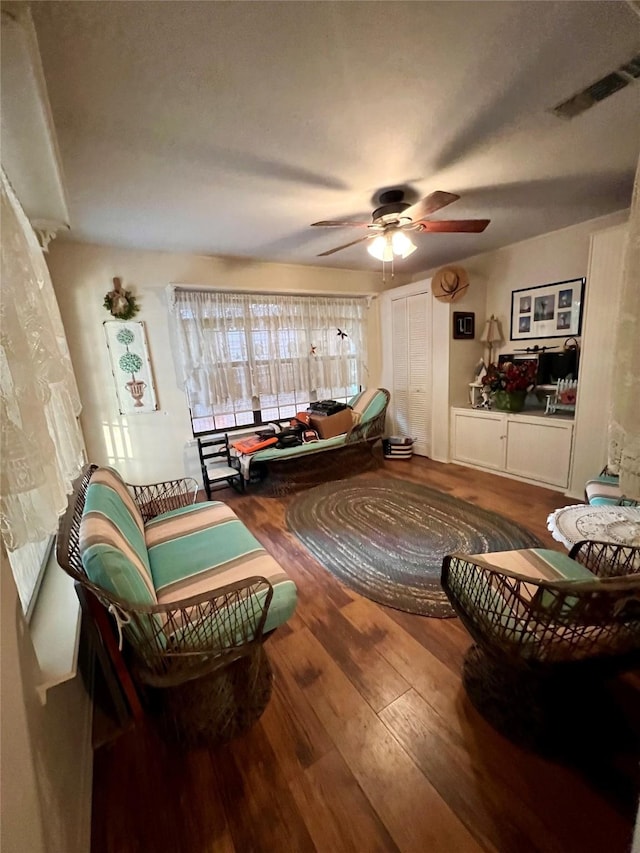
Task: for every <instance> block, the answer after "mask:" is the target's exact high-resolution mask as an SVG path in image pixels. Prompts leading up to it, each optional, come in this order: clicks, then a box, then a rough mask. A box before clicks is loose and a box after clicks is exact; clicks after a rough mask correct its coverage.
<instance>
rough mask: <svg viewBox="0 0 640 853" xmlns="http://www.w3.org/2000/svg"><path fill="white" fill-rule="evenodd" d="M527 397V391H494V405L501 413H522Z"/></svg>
mask: <svg viewBox="0 0 640 853" xmlns="http://www.w3.org/2000/svg"><path fill="white" fill-rule="evenodd" d="M526 396H527V392H526V391H494V394H493V404H494V406H495V408H496V409H499V410H500V411H501V412H521V411H522V410H523V409H524V401H525V399H526Z"/></svg>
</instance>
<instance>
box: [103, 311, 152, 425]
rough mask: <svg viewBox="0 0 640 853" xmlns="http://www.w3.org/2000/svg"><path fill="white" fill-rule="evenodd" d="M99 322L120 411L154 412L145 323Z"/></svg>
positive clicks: (123, 413)
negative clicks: (103, 335) (102, 327)
mask: <svg viewBox="0 0 640 853" xmlns="http://www.w3.org/2000/svg"><path fill="white" fill-rule="evenodd" d="M102 325H103V326H104V333H105V336H106V340H107V349H108V351H109V363H110V365H111V372H112V374H113V379H114V382H115V386H116V396H117V398H118V407H119V409H120V414H121V415H135V414H143V413H145V412H155V411H157V409H158V403H157V400H156V389H155V386H154V383H153V374H152V372H151V362H150V360H149V350H148V348H147V336H146V333H145V328H144V323H141V322H137V323H136V322H125V321H118V320H105V322H104V323H103V324H102Z"/></svg>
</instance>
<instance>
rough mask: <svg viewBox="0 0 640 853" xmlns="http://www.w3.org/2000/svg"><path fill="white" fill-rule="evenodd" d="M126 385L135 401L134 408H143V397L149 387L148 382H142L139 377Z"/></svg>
mask: <svg viewBox="0 0 640 853" xmlns="http://www.w3.org/2000/svg"><path fill="white" fill-rule="evenodd" d="M125 386H126V388H127V391H128V392H129V393H130V394H131V396H132V397H133V399H134V401H135V402H134V404H133V405H134V408H136V409H139V408H141V407H142V406H143V405H144V404H143V402H142V398H143V397H144V389H145V388H146V387H147V383H146V382H142V381H141V380H139V379H132V380H131V381H129V382H126V383H125Z"/></svg>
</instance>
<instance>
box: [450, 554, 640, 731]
mask: <svg viewBox="0 0 640 853" xmlns="http://www.w3.org/2000/svg"><path fill="white" fill-rule="evenodd" d="M442 586H443V588H444V590H445V592H446V594H447V596H448V598H449V600H450V602H451V604H452V605H453V607H454V609H455V611H456V613H457V614H458V616H459V617H460V619H461V621H462V623H463V624H464V626H465V627H466V628H467V630H468V631H469V633H470V634H471V636H472V637H473V639H474V640H475V641H476V645H475V646H473V647H472V648H471V649H470V651H469V652H467V655H466V657H465V663H464V671H463V682H464V685H465V688H466V690H467V693H468V695H469V697H470V698H471V700H472V702H473V703H474V705H476V707H477V708H478V709H479V710H480V711H481V712H482V713H483V714H484V715H485V716H486V717H487V718H488V719H489V720H490V721H491V722H493V723H494V724H495V725H496V726H497V727H498V728H500V729H501V730H502V731H503V732H504V733H506V734H514V729H515V730H516V736H517V737H518V739H523V738H522V736H523V734H524V735H526V739H527V740H535V739H536V738H537V737H538V736H539V735H540V731H544V734H543V735H542V736H543V737H544V738H546V739H547V742H549V740H550V739H549V732H548V730H545V729H546V722H549V723H550V728H551V729H552V731H553V733H554V736H556V735H558V732H559V730H560V729H561V727H560V726H559V725H558V708H559V707H562V706H563V701H564V699H563V698H562V697H564V698H565V699H566V697H567V691H568V692H569V693H570V694H571V695H572V696H574V697H577V696H578V695H579V693H580V688H579V687H578V685H584V684H589V686H590V688H594V686H595V685H596V683H597V680H598V679H597V678H596V676H602V677H608V676H609V675H611V674H615V673H617V672H619V671H621V670H624V669H627V668H632V667H634V666H637V665H638V664H640V548H638V547H632V546H624V545H614V544H611V543H605V542H592V541H591V542H589V541H586V542H579V543H578V544H577V545H575V546H574V547H573V549H572V550H571V553H570V554H569V555H567V554H564V553H560V552H557V551H548V550H544V549H531V550H523V551H505V552H502V553H489V554H483V555H474V556H468V555H463V554H453V555H450V556H448V557H445V559H444V562H443V569H442ZM585 676H586V678H585ZM545 703H546V710H545ZM563 714H564V715H565V719H567V716H566V715H567V709H566V707H564V708H563ZM545 721H546V722H545ZM536 727H538V731H537V732H536V731H534V730H535V729H536Z"/></svg>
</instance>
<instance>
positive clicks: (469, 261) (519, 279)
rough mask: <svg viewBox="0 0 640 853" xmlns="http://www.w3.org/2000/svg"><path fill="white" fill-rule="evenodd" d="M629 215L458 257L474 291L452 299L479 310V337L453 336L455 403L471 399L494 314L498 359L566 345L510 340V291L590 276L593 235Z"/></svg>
mask: <svg viewBox="0 0 640 853" xmlns="http://www.w3.org/2000/svg"><path fill="white" fill-rule="evenodd" d="M627 218H628V211H619V212H617V213H612V214H609V215H608V216H601V217H599V218H598V219H591V220H589V221H588V222H581V223H579V224H578V225H572V226H570V227H569V228H563V229H561V230H560V231H552V232H550V233H549V234H541V235H540V236H538V237H532V238H531V239H529V240H524V241H522V242H520V243H513V244H511V245H510V246H504V247H503V248H502V249H496V250H495V251H493V252H485V253H483V254H481V255H473V256H472V257H469V258H465V259H464V260H461V261H455V264H456V265H459V266H462V267H464V268H465V270H466V271H467V272H468V274H469V280H470V286H469V295H468V296H465V297H464V298H462V299H460V300H459V301H457V302H455V303H453V305H452V306H451V311H454V310H455V311H458V310H460V311H465V310H469V311H474V310H475V312H476V341H475V342H473V341H454V340H452V339H451V334H450V340H451V344H450V349H451V359H450V401H451V403H452V404H453V405H457V404H458V403H462V404H465V403H466V402H467V400H468V395H467V391H468V385H467V383H468V382H470V381H471V379H472V370H473V365H474V364H475V363H476V362H477V360H478V359H479V358H480V357H481V356H482V354H483V348H482V345H481V344H480V342H479V340H478V339H479V337H480V335H481V334H482V331H483V329H484V324H485V321H486V319H487V317H489V316H490V315H491V314H494V315H495V316H496V317H497V318H498V319H499V320H500V323H501V327H502V332H503V336H504V338H505V340H504V342H503V344H502V345H501V346H500V347H497V348H494V360H495V359H496V358H497V355H498V354H499V353H500V352H511V351H513V349H514V348H515V347H518V348H521V347H524V346H535V345H536V344H538V345H539V346H544V345H545V344H546V345H547V346H549V345H551V346H553V345H559V346H561V345H562V343H563V339H562V338H555V339H553V340H550V339H549V338H547V339H533V340H530V341H526V342H524V343H523V342H515V341H511V340H510V338H509V335H510V316H511V292H512V291H513V290H520V289H522V288H526V287H535V286H536V285H539V284H548V283H549V282H552V281H564V280H566V279H571V278H581V277H583V276H586V275H587V267H588V263H589V239H590V236H591V234H593V233H594V232H595V231H600V230H601V229H603V228H609V227H612V226H614V225H619V224H621V223H623V222H626V221H627ZM433 272H435V270H430V271H429V273H428V275H432V274H433ZM419 277H420V278H424V277H425V276H423V275H421V276H419ZM417 278H418V276H416V279H417ZM588 287H589V282H587V288H588ZM467 347H469V349H467ZM472 349H473V356H474V357H473V358H472V357H471V354H472Z"/></svg>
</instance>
